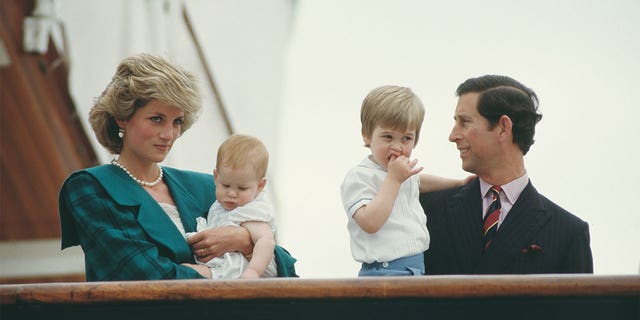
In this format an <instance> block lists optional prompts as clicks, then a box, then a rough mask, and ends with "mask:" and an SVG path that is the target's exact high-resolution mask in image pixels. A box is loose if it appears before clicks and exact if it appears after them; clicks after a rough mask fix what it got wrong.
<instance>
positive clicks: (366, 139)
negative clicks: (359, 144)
mask: <svg viewBox="0 0 640 320" xmlns="http://www.w3.org/2000/svg"><path fill="white" fill-rule="evenodd" d="M362 141H364V146H365V147H369V145H370V144H371V138H370V137H367V136H366V135H364V134H363V135H362Z"/></svg>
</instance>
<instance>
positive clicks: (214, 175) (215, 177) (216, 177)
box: [213, 169, 218, 181]
mask: <svg viewBox="0 0 640 320" xmlns="http://www.w3.org/2000/svg"><path fill="white" fill-rule="evenodd" d="M213 180H214V181H215V180H218V169H213Z"/></svg>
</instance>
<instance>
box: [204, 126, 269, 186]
mask: <svg viewBox="0 0 640 320" xmlns="http://www.w3.org/2000/svg"><path fill="white" fill-rule="evenodd" d="M249 165H250V166H252V167H253V169H254V170H255V174H256V177H257V178H263V177H265V176H266V175H267V166H268V165H269V152H268V151H267V148H266V147H265V146H264V144H263V143H262V141H260V140H259V139H257V138H255V137H252V136H249V135H245V134H234V135H231V136H230V137H229V138H227V140H225V141H224V142H223V143H222V144H221V145H220V147H219V148H218V157H217V163H216V169H217V170H220V168H221V167H230V168H232V169H238V168H243V167H245V166H249Z"/></svg>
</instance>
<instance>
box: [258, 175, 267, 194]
mask: <svg viewBox="0 0 640 320" xmlns="http://www.w3.org/2000/svg"><path fill="white" fill-rule="evenodd" d="M266 184H267V178H265V177H262V179H260V182H258V192H260V191H262V189H264V186H265V185H266Z"/></svg>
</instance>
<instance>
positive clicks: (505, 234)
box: [477, 182, 550, 273]
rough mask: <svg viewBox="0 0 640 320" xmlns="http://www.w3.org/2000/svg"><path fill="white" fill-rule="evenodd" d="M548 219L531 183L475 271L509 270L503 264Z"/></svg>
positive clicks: (518, 250)
mask: <svg viewBox="0 0 640 320" xmlns="http://www.w3.org/2000/svg"><path fill="white" fill-rule="evenodd" d="M549 218H550V214H549V212H548V211H546V210H545V209H544V205H543V204H542V202H541V201H540V195H539V194H538V192H537V191H536V189H535V188H534V187H533V185H532V184H531V182H529V183H528V184H527V186H526V187H525V188H524V190H523V191H522V193H521V194H520V197H518V200H517V201H516V203H515V204H514V206H513V207H512V208H511V210H510V211H509V213H508V214H507V217H506V218H505V220H504V221H503V222H502V224H501V225H500V228H499V229H498V232H497V233H496V236H495V238H494V239H493V242H492V244H491V247H490V248H489V250H487V252H486V253H485V254H484V255H483V256H482V259H481V260H480V263H479V264H478V268H477V271H478V273H504V272H509V270H506V266H507V265H509V263H510V261H511V260H512V259H514V258H515V257H517V256H518V254H519V252H520V250H522V249H523V248H525V247H527V246H528V245H529V244H531V243H530V242H531V241H532V239H533V236H534V235H535V233H536V231H537V230H539V229H540V228H541V227H542V226H543V225H544V224H545V223H546V222H547V221H548V220H549Z"/></svg>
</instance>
